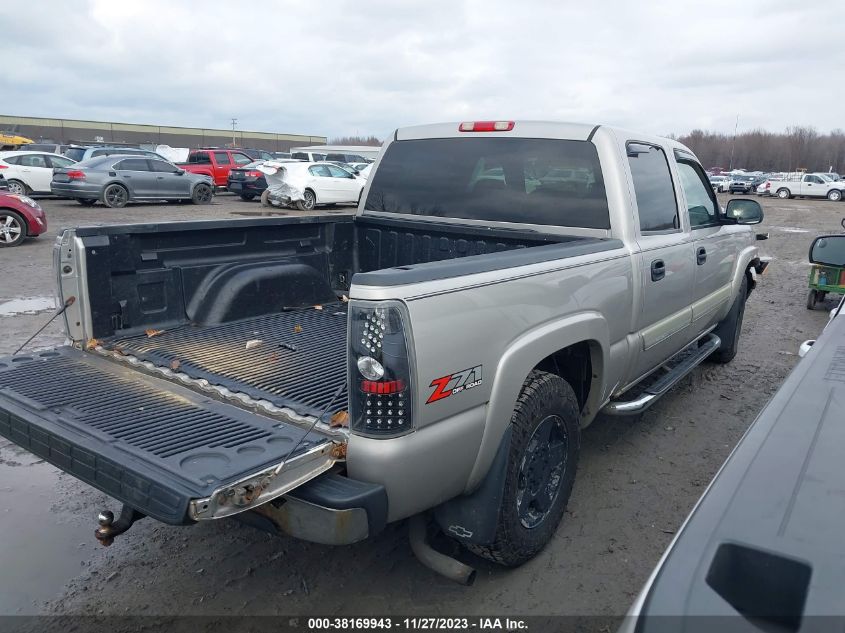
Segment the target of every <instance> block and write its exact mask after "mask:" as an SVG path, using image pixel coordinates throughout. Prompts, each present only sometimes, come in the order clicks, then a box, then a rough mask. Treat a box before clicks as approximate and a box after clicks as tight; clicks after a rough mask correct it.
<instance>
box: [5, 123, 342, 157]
mask: <svg viewBox="0 0 845 633" xmlns="http://www.w3.org/2000/svg"><path fill="white" fill-rule="evenodd" d="M0 131H4V132H12V133H14V134H19V135H21V136H26V137H27V138H31V139H32V140H34V141H39V140H44V141H53V142H56V143H69V142H71V141H76V142H79V143H86V142H96V141H97V139H98V138H101V139H102V140H103V141H104V142H106V143H131V144H141V143H155V144H159V145H161V144H163V145H170V146H172V147H191V148H193V147H203V146H208V145H219V146H231V145H232V131H231V130H221V129H203V128H184V127H173V126H167V125H139V124H134V123H116V122H115V123H111V122H104V121H83V120H79V119H45V118H40V117H17V116H7V115H0ZM326 141H327V139H326V137H324V136H311V135H305V134H284V133H275V132H249V131H245V130H237V131H236V132H235V144H236V145H237V146H238V147H252V148H255V149H264V150H268V151H275V152H284V151H287V150H289V149H290V148H291V147H292V146H295V145H296V146H298V145H324V144H325V143H326Z"/></svg>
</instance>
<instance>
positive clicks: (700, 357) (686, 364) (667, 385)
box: [602, 334, 722, 415]
mask: <svg viewBox="0 0 845 633" xmlns="http://www.w3.org/2000/svg"><path fill="white" fill-rule="evenodd" d="M721 344H722V341H721V340H720V339H719V337H718V336H716V335H715V334H708V335H707V336H705V337H704V338H703V339H701V341H700V345H699V347H698V349H697V350H695V352H694V353H692V354H689V355H688V356H686V357H685V358H684V359H683V360H682V361H681V362H679V363H678V364H677V365H675V366H674V367H672V368H671V369H667V370H666V373H665V374H663V375H662V376H660V378H658V379H657V380H655V381H654V382H653V383H651V384H650V385H649V386H648V387H646V388H645V390H644V391H643V392H642V393H641V394H640V395H639V396H637V397H636V398H634V399H633V400H611V401H610V402H608V403H607V404H606V405H604V408H602V413H606V414H608V415H635V414H637V413H642V412H643V411H645V410H646V409H648V408H649V407H650V406H651V405H653V404H654V403H655V402H657V400H658V399H659V398H660V397H661V396H663V395H664V394H665V393H666V392H667V391H669V390H670V389H671V388H672V387H674V386H675V385H676V384H678V382H679V381H680V380H681V379H682V378H683V377H684V376H686V375H687V374H689V373H690V372H691V371H692V370H693V369H695V368H696V367H698V365H700V364H701V363H702V361H704V359H705V358H707V357H708V356H710V354H712V353H713V352H715V351H716V350H717V349H719V346H720V345H721ZM681 353H682V354H683V352H681ZM670 362H671V361H670Z"/></svg>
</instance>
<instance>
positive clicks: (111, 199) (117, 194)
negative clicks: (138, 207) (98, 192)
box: [103, 185, 129, 209]
mask: <svg viewBox="0 0 845 633" xmlns="http://www.w3.org/2000/svg"><path fill="white" fill-rule="evenodd" d="M127 202H129V192H128V191H127V190H126V187H124V186H123V185H109V186H108V187H106V189H105V191H103V204H104V205H106V206H107V207H109V208H111V209H122V208H123V207H125V206H126V203H127Z"/></svg>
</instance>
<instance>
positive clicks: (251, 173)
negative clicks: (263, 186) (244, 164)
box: [246, 171, 264, 178]
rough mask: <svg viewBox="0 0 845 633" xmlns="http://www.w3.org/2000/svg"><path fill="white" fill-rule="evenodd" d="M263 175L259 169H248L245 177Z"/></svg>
mask: <svg viewBox="0 0 845 633" xmlns="http://www.w3.org/2000/svg"><path fill="white" fill-rule="evenodd" d="M263 175H264V174H262V173H261V172H260V171H248V172H246V177H247V178H261V176H263Z"/></svg>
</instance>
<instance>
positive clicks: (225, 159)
mask: <svg viewBox="0 0 845 633" xmlns="http://www.w3.org/2000/svg"><path fill="white" fill-rule="evenodd" d="M214 160H215V161H216V162H217V164H218V165H228V164H230V163H231V161H230V160H229V155H228V154H227V153H226V152H214Z"/></svg>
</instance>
